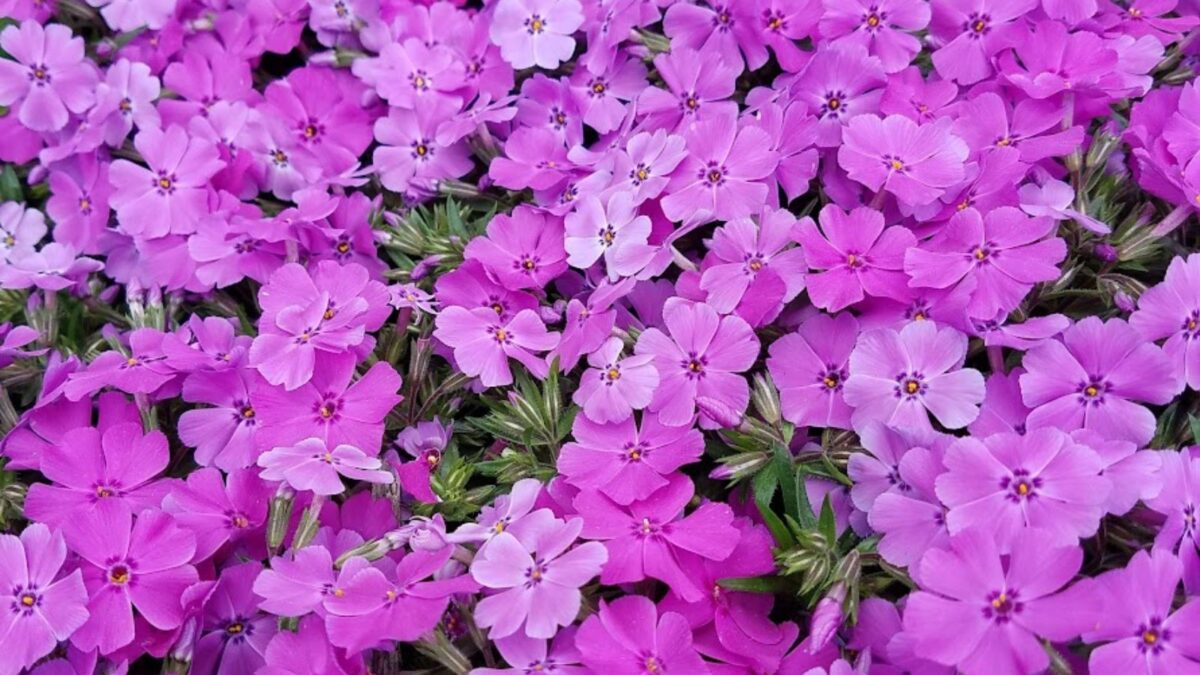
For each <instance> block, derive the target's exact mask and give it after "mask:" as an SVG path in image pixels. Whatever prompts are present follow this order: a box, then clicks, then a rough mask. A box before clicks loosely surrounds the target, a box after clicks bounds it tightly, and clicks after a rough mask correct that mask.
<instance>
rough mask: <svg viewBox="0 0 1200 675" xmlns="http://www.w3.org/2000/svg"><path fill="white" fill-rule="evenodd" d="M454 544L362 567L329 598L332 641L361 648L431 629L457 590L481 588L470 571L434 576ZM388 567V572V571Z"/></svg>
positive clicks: (352, 649)
mask: <svg viewBox="0 0 1200 675" xmlns="http://www.w3.org/2000/svg"><path fill="white" fill-rule="evenodd" d="M450 553H451V549H450V548H449V547H447V548H444V549H442V550H440V551H433V552H430V551H413V552H411V553H409V554H407V555H405V556H404V557H403V558H401V559H400V561H399V562H397V563H396V564H395V565H394V566H393V565H391V564H390V563H384V564H383V565H382V566H381V567H382V569H380V568H372V567H366V566H365V565H364V566H363V568H364V569H360V570H359V571H358V572H357V573H355V574H353V575H347V577H346V583H345V584H344V585H342V584H341V583H339V584H338V587H337V589H338V590H340V591H342V592H341V593H338V592H337V590H335V591H334V592H333V593H332V594H331V596H330V597H328V598H327V600H326V602H325V607H326V609H327V610H328V612H329V614H330V616H329V617H328V619H327V621H326V623H327V626H328V629H329V641H330V642H331V643H332V644H334V645H336V646H338V647H342V648H344V649H346V650H347V651H348V652H349V653H357V652H360V651H362V650H364V649H367V648H369V647H372V646H374V645H376V644H378V643H379V642H380V641H382V640H400V641H404V642H412V641H415V640H417V639H418V638H420V637H421V636H423V635H425V634H426V633H429V632H430V631H431V630H433V629H434V627H436V626H437V624H438V622H439V621H441V619H442V615H443V614H445V613H446V607H447V606H448V605H449V604H450V597H451V596H452V595H455V594H458V593H471V592H474V591H477V590H479V586H478V584H476V583H475V582H474V581H473V580H472V579H471V577H470V576H468V575H465V574H463V575H459V576H453V577H448V578H438V579H430V578H429V577H430V576H432V575H433V574H434V573H436V572H438V571H439V569H441V568H442V567H444V566H445V565H446V563H447V561H448V560H449V559H450ZM385 570H386V572H387V573H386V574H385Z"/></svg>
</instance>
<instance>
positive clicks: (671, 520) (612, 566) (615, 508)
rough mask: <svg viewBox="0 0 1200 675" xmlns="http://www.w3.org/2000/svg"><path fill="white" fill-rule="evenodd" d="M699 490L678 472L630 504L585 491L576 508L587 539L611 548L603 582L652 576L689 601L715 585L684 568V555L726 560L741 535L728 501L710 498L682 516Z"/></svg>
mask: <svg viewBox="0 0 1200 675" xmlns="http://www.w3.org/2000/svg"><path fill="white" fill-rule="evenodd" d="M694 493H695V486H693V485H692V481H691V480H689V479H688V478H687V477H686V476H683V475H675V476H673V477H672V478H671V479H670V482H669V483H668V485H666V486H665V487H663V488H661V489H659V490H656V491H655V492H654V494H652V495H650V496H648V497H646V498H644V499H642V500H640V501H635V502H633V503H632V504H630V505H629V506H626V507H622V506H619V505H618V504H617V503H616V502H614V501H613V500H611V499H609V498H608V497H606V496H604V495H603V494H601V493H599V492H597V491H591V490H584V491H581V492H580V493H579V495H578V496H577V497H575V509H576V510H577V511H578V512H579V514H580V515H581V516H583V537H584V538H586V539H598V540H601V541H603V542H604V546H605V548H607V549H608V562H607V563H605V565H604V570H603V571H602V572H601V574H600V581H601V582H602V583H604V584H609V585H613V584H624V583H631V582H634V581H641V580H642V579H645V578H647V577H651V578H654V579H658V580H660V581H662V582H664V583H666V584H667V585H668V586H670V587H671V590H672V591H674V592H675V594H676V595H678V596H679V597H681V598H683V599H684V600H686V601H688V602H694V601H695V600H697V599H698V598H699V597H700V596H701V595H703V594H704V593H707V592H708V591H709V590H710V589H702V588H700V587H699V586H697V584H696V580H695V579H693V578H692V577H690V576H689V575H688V574H687V573H686V572H685V571H684V570H683V568H682V567H681V566H680V563H679V558H680V556H681V555H683V553H684V552H685V551H686V552H691V553H694V554H696V555H698V556H700V557H702V558H706V559H708V560H724V559H726V558H728V557H729V554H730V553H731V552H732V551H733V549H734V547H735V546H736V545H737V539H738V535H737V530H736V529H735V528H734V527H733V525H732V522H733V512H732V511H731V510H730V509H729V507H728V506H727V505H725V504H719V503H715V502H706V503H704V504H701V505H700V506H699V507H698V508H697V509H695V510H694V511H692V512H691V513H690V514H688V515H687V516H683V507H684V506H685V505H687V503H688V502H689V501H690V500H691V498H692V495H693V494H694Z"/></svg>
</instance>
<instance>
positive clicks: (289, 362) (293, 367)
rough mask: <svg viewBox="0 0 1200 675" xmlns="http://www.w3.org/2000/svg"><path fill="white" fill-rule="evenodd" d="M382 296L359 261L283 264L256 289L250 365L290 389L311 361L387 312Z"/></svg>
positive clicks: (332, 354) (332, 355)
mask: <svg viewBox="0 0 1200 675" xmlns="http://www.w3.org/2000/svg"><path fill="white" fill-rule="evenodd" d="M388 297H389V296H388V290H387V287H386V286H384V285H383V284H382V283H380V282H378V281H374V280H372V279H371V278H370V274H369V273H368V272H367V269H366V268H365V267H363V266H362V265H357V264H353V263H351V264H348V265H339V264H338V263H336V262H334V261H331V260H323V261H321V262H320V263H318V264H317V266H316V268H315V269H313V270H312V271H311V272H310V271H308V270H306V269H305V268H304V267H302V266H300V265H298V264H295V263H291V264H288V265H284V266H283V267H280V268H279V269H278V270H276V271H275V273H274V274H272V275H271V278H270V280H269V281H268V282H267V284H266V285H265V286H263V287H262V290H261V291H260V292H259V302H260V303H261V304H262V308H263V314H262V316H261V317H260V318H259V331H260V332H259V335H258V336H257V337H256V338H254V343H253V344H252V345H250V365H251V366H253V367H255V368H256V369H257V370H258V371H259V373H261V374H262V376H263V378H264V379H266V380H267V381H268V382H270V383H271V384H275V385H283V386H284V387H285V388H287V389H288V390H293V389H296V388H297V387H300V386H302V385H303V384H305V383H306V382H308V381H309V379H310V378H311V377H312V376H313V369H314V364H316V363H318V362H324V361H325V360H328V359H340V358H342V357H343V355H345V353H346V350H347V349H348V348H351V347H357V346H359V345H361V344H363V343H364V342H365V341H366V340H368V339H369V338H367V337H366V332H367V331H374V330H378V329H379V327H380V326H382V325H383V322H384V321H385V320H387V317H388V315H389V314H391V307H390V306H389V305H388ZM368 344H370V343H368ZM318 353H320V358H318Z"/></svg>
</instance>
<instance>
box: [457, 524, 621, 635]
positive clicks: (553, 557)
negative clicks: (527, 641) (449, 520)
mask: <svg viewBox="0 0 1200 675" xmlns="http://www.w3.org/2000/svg"><path fill="white" fill-rule="evenodd" d="M582 529H583V520H582V519H580V518H572V519H570V520H568V521H566V522H563V521H559V520H555V521H553V522H552V523H550V524H549V525H548V526H547V527H545V528H542V529H541V530H540V531H538V532H535V533H532V534H531V535H529V536H530V537H531V538H532V542H531V545H529V546H528V547H527V546H525V545H522V543H521V542H520V541H518V540H517V538H516V537H514V536H513V535H511V534H509V533H507V532H502V533H500V534H498V535H496V536H495V537H492V539H491V540H490V541H488V543H487V545H485V546H484V547H483V548H482V549H480V551H479V554H478V555H477V556H475V561H474V562H472V563H471V576H472V577H474V579H475V581H477V582H479V584H480V585H482V586H484V587H485V588H491V589H494V590H495V591H497V592H496V593H494V594H492V595H488V596H487V597H485V598H483V599H482V600H480V601H479V604H478V605H477V606H476V607H475V618H476V621H477V622H478V623H479V625H480V626H481V627H484V628H490V629H491V630H490V631H489V636H490V637H492V638H493V639H494V638H502V637H505V636H508V635H512V634H513V633H516V632H517V631H521V632H523V633H524V634H525V635H527V636H529V637H533V638H552V637H554V634H555V633H556V632H558V629H559V627H560V626H568V625H570V624H571V623H572V622H573V621H575V617H576V616H577V615H578V614H579V607H580V603H581V601H582V596H581V594H580V592H579V588H580V587H581V586H583V585H584V584H586V583H587V582H588V581H590V580H591V579H592V578H593V577H595V576H596V575H597V574H599V573H600V568H601V566H602V565H604V563H605V561H606V560H607V559H608V554H607V551H605V548H604V545H603V544H600V543H598V542H594V541H590V542H587V543H584V544H580V545H579V546H576V547H574V548H571V545H572V544H573V543H575V540H576V539H577V538H578V537H579V532H580V530H582ZM568 549H569V550H568Z"/></svg>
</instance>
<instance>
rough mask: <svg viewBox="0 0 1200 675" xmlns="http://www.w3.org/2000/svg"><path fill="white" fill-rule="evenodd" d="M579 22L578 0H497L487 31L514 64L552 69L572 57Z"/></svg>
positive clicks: (580, 9)
mask: <svg viewBox="0 0 1200 675" xmlns="http://www.w3.org/2000/svg"><path fill="white" fill-rule="evenodd" d="M581 25H583V11H582V8H581V7H580V5H579V1H578V0H500V2H498V3H496V10H495V13H494V14H493V15H492V21H491V28H490V30H489V33H488V35H489V36H490V37H491V39H492V44H494V45H496V46H498V47H500V56H502V57H504V60H505V61H507V62H508V63H509V64H511V65H512V67H513V68H516V69H518V70H521V69H524V68H531V67H533V66H537V67H539V68H546V69H553V68H557V67H558V64H560V63H562V62H563V61H566V60H568V59H570V58H571V54H572V53H574V51H575V40H574V39H573V38H572V37H571V36H572V34H574V33H575V31H576V30H578V29H579V27H580V26H581Z"/></svg>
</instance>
